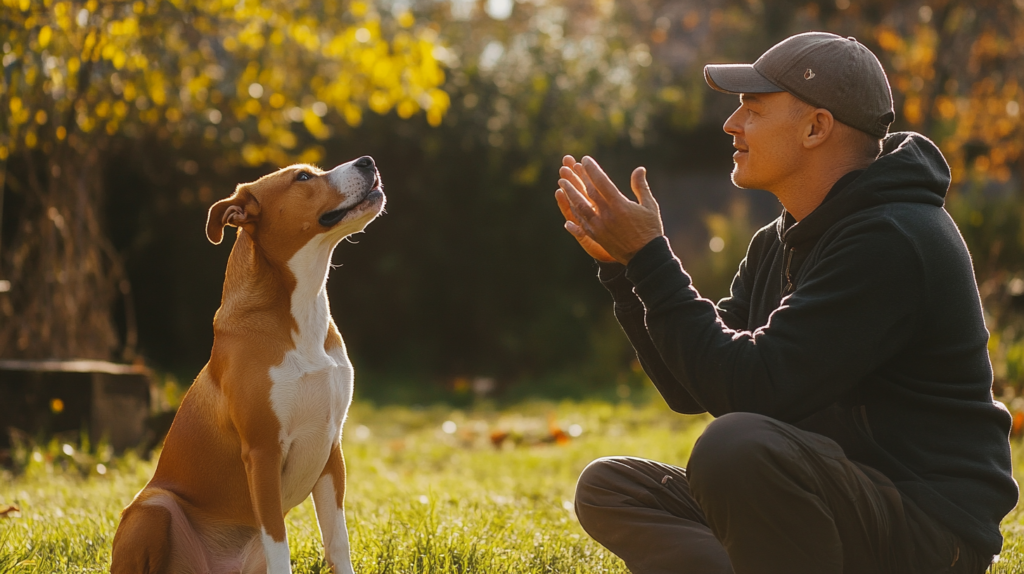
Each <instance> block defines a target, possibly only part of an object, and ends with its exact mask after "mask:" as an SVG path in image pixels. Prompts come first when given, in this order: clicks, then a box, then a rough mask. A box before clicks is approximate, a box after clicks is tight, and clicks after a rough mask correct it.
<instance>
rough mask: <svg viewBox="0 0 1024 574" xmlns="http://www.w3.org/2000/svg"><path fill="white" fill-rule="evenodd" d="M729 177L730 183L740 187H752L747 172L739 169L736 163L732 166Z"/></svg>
mask: <svg viewBox="0 0 1024 574" xmlns="http://www.w3.org/2000/svg"><path fill="white" fill-rule="evenodd" d="M731 178H732V184H733V185H735V186H736V187H738V188H740V189H752V188H753V187H754V186H752V185H751V181H750V178H749V177H747V174H745V173H743V172H742V171H740V167H739V166H738V165H734V166H733V169H732V175H731Z"/></svg>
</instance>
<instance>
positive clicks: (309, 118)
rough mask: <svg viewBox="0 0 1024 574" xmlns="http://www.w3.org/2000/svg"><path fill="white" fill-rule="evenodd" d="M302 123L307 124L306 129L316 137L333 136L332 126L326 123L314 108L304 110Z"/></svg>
mask: <svg viewBox="0 0 1024 574" xmlns="http://www.w3.org/2000/svg"><path fill="white" fill-rule="evenodd" d="M302 124H303V125H304V126H306V130H307V131H309V133H310V134H312V136H313V137H315V138H316V139H319V140H324V139H327V138H329V137H331V130H330V128H328V127H327V126H326V125H324V122H323V120H321V119H320V116H318V115H316V114H315V113H314V112H313V110H303V113H302Z"/></svg>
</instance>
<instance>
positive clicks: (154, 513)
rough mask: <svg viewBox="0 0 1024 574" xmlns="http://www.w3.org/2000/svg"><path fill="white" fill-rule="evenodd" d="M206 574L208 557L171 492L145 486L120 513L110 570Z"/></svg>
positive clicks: (137, 573)
mask: <svg viewBox="0 0 1024 574" xmlns="http://www.w3.org/2000/svg"><path fill="white" fill-rule="evenodd" d="M182 571H185V572H190V573H194V574H208V573H209V572H210V566H209V557H208V552H207V550H206V547H205V545H204V544H203V542H202V540H201V539H200V537H199V535H198V534H197V533H196V531H195V529H194V528H193V527H192V524H191V523H190V522H189V520H188V517H187V516H186V515H185V512H184V511H183V510H182V508H181V505H180V504H179V503H178V499H177V497H175V496H174V494H172V493H170V492H168V491H166V490H163V489H146V490H144V491H143V492H141V493H139V495H138V496H137V497H136V498H135V500H133V501H132V503H131V504H129V505H128V508H125V509H124V512H123V513H121V524H119V525H118V527H117V532H116V533H115V534H114V546H113V549H112V551H111V561H110V572H111V574H172V573H173V574H177V573H178V572H182Z"/></svg>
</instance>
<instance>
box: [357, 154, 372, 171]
mask: <svg viewBox="0 0 1024 574" xmlns="http://www.w3.org/2000/svg"><path fill="white" fill-rule="evenodd" d="M354 165H355V166H356V167H358V168H360V169H373V158H372V157H370V156H368V155H364V156H363V157H361V158H359V159H357V160H356V163H355V164H354Z"/></svg>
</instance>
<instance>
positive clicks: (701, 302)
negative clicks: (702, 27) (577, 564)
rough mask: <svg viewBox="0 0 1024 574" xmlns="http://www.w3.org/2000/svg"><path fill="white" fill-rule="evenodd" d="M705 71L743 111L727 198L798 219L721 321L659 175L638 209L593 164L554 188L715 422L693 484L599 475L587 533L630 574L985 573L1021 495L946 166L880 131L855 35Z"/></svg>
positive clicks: (621, 312)
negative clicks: (767, 204) (767, 202)
mask: <svg viewBox="0 0 1024 574" xmlns="http://www.w3.org/2000/svg"><path fill="white" fill-rule="evenodd" d="M705 77H706V80H707V82H708V84H710V86H711V87H712V88H714V89H716V90H719V91H723V92H728V93H735V94H739V95H740V106H739V108H738V109H737V110H736V111H735V112H734V113H733V114H732V116H731V117H730V118H729V119H728V120H727V121H726V122H725V126H724V129H725V131H726V132H727V133H728V134H730V135H731V136H732V137H733V146H734V147H735V148H736V153H735V154H734V155H733V157H734V161H735V168H734V170H733V173H732V178H733V182H734V183H735V184H736V185H737V186H739V187H744V188H760V189H765V190H768V191H770V192H772V193H774V194H775V195H776V196H777V197H778V198H779V200H780V202H781V203H782V205H783V207H784V211H783V213H782V215H781V216H780V217H779V218H778V219H777V220H776V221H775V222H773V223H771V224H770V225H768V226H766V227H764V228H763V229H761V230H760V231H758V232H757V234H756V235H755V236H754V237H753V239H752V240H751V243H750V247H749V248H748V251H747V256H746V258H745V259H744V260H743V262H742V263H741V264H740V267H739V271H738V272H737V274H736V277H735V279H734V280H733V283H732V289H731V295H730V296H729V297H727V298H725V299H723V300H721V301H719V302H718V304H717V305H716V304H714V303H712V302H711V301H708V300H706V299H701V298H700V296H699V295H698V293H697V291H696V290H695V289H694V287H693V286H692V285H691V284H690V278H689V276H688V275H687V274H686V273H685V271H684V270H683V268H682V265H681V264H680V262H679V260H678V259H676V258H675V256H674V255H673V253H672V251H671V249H670V247H669V244H668V241H667V240H666V239H665V237H664V236H663V231H662V223H661V216H660V214H659V212H658V204H657V202H656V201H655V200H654V197H653V195H652V194H651V190H650V188H649V187H648V185H647V182H646V178H645V171H644V168H637V170H636V171H634V172H633V176H632V181H631V183H632V189H633V192H634V193H635V194H636V197H637V199H638V200H639V203H634V202H632V201H630V200H628V199H626V198H625V197H624V196H623V195H622V194H621V193H620V192H619V191H618V189H616V187H615V186H614V184H613V183H612V182H611V181H610V180H609V179H608V177H607V176H606V175H605V173H604V172H603V171H602V170H601V168H600V166H598V164H597V163H596V162H595V161H594V160H593V159H591V158H589V157H585V158H583V160H582V162H581V163H577V162H576V161H575V160H574V159H573V158H572V157H570V156H566V158H565V162H564V164H565V165H564V166H563V167H562V168H561V170H560V175H561V177H562V179H560V180H559V187H560V189H559V190H558V191H557V192H556V199H557V201H558V205H559V207H560V208H561V210H562V213H563V215H564V216H565V218H566V220H567V221H566V224H565V226H566V229H567V230H568V231H569V232H570V233H571V234H572V235H573V236H574V237H575V238H576V239H577V240H578V241H579V242H580V244H581V245H582V247H583V248H584V249H585V250H586V251H587V253H589V254H590V255H592V256H593V257H594V258H595V259H597V260H598V262H599V266H600V271H599V277H600V279H601V281H602V282H603V283H604V285H605V286H606V287H607V288H608V290H609V291H610V292H611V294H612V296H613V299H614V302H615V314H616V317H617V318H618V320H619V322H620V324H621V325H622V327H623V329H624V330H625V332H626V334H627V335H628V337H629V339H630V341H631V342H632V344H633V347H634V348H635V349H636V352H637V355H638V357H639V359H640V362H641V364H642V365H643V367H644V369H645V370H646V372H647V374H648V375H649V376H650V377H651V380H652V381H653V382H654V384H655V385H656V386H657V388H658V390H659V391H660V392H661V394H662V395H663V396H664V398H665V400H666V401H667V402H668V404H669V405H670V406H671V407H672V408H673V409H674V410H676V411H678V412H681V413H701V412H709V413H710V414H712V415H713V416H715V417H717V418H716V420H715V421H713V422H712V423H711V424H710V425H709V426H708V427H707V429H706V430H705V431H704V434H703V435H702V436H701V438H700V439H699V440H698V441H697V444H696V445H695V446H694V449H693V452H692V454H691V457H690V460H689V463H688V467H687V468H686V469H683V468H678V467H675V466H671V465H668V464H663V463H660V462H655V461H648V460H641V459H636V458H629V457H614V458H604V459H599V460H597V461H594V462H593V463H591V464H590V465H589V466H588V467H587V468H586V470H584V471H583V474H582V475H581V477H580V480H579V484H578V485H577V491H576V512H577V515H578V516H579V519H580V523H581V524H582V525H583V527H584V528H585V529H586V530H587V532H588V533H590V534H591V535H592V536H593V537H594V538H595V539H596V540H597V541H598V542H600V543H601V544H603V545H604V546H606V547H607V548H609V549H610V550H611V551H612V552H614V553H615V554H617V555H618V556H620V557H621V558H622V559H623V560H624V561H625V562H626V565H627V566H628V567H629V569H630V570H631V571H632V572H634V573H644V574H647V573H660V572H692V573H720V572H721V573H725V572H736V573H737V574H750V573H756V574H769V573H779V574H782V573H785V574H802V573H807V574H811V573H814V574H824V573H840V572H844V573H847V574H849V573H861V572H865V573H867V572H871V573H874V572H886V573H888V572H893V573H896V572H899V573H907V572H909V573H922V574H923V573H929V574H932V573H938V572H958V573H960V572H963V573H970V574H978V573H980V572H983V571H984V570H985V569H986V567H987V566H988V564H989V563H990V562H991V560H992V557H993V555H995V554H997V553H998V552H999V550H1000V548H1001V545H1002V537H1001V535H1000V533H999V521H1000V520H1001V519H1002V517H1003V516H1005V515H1006V513H1007V512H1008V511H1009V510H1010V509H1011V508H1012V507H1013V506H1014V504H1015V503H1016V500H1017V485H1016V483H1015V482H1014V480H1013V478H1012V477H1011V467H1010V451H1009V444H1008V440H1007V435H1008V432H1009V428H1010V416H1009V414H1008V413H1007V412H1006V410H1005V409H1004V408H1002V406H1001V405H999V404H998V403H996V402H995V401H994V400H993V398H992V391H991V384H992V369H991V364H990V362H989V358H988V353H987V349H986V345H987V341H988V332H987V331H986V329H985V323H984V320H983V316H982V309H981V302H980V298H979V295H978V289H977V285H976V283H975V281H974V275H973V271H972V268H971V260H970V256H969V254H968V252H967V248H966V246H965V245H964V242H963V239H962V238H961V236H960V234H959V232H958V230H957V228H956V226H955V225H954V223H953V221H952V220H951V219H950V217H949V215H948V214H947V213H946V212H945V210H944V209H943V208H942V205H943V198H944V196H945V193H946V190H947V188H948V186H949V182H950V175H949V168H948V166H947V165H946V162H945V160H944V159H943V158H942V155H941V153H940V152H939V150H938V149H937V148H936V147H935V145H934V144H932V142H930V141H929V140H928V139H926V138H925V137H923V136H921V135H919V134H915V133H893V134H888V135H887V132H888V126H889V124H890V123H891V122H892V120H893V117H894V116H893V111H892V96H891V92H890V90H889V84H888V81H887V79H886V77H885V73H884V71H883V70H882V67H881V65H880V64H879V62H878V60H877V59H876V58H875V56H874V55H873V54H872V53H871V52H870V51H869V50H868V49H867V48H865V47H864V46H863V45H861V44H860V43H858V42H857V41H856V40H855V39H854V38H841V37H839V36H835V35H832V34H825V33H817V32H815V33H807V34H800V35H797V36H793V37H791V38H788V39H786V40H784V41H783V42H781V43H779V44H778V45H776V46H774V47H773V48H771V49H770V50H769V51H768V52H766V53H765V54H764V55H763V56H762V57H761V58H760V59H758V60H757V62H755V63H754V64H753V65H709V66H707V67H706V68H705Z"/></svg>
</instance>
